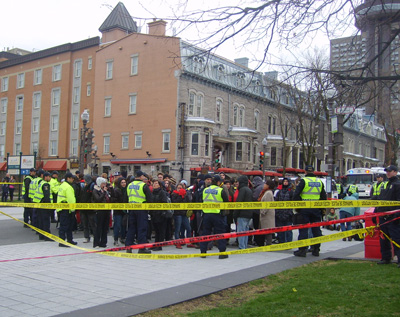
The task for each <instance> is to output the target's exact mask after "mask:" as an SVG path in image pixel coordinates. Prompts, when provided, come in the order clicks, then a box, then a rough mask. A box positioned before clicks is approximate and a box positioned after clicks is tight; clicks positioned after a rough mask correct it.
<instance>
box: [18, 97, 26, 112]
mask: <svg viewBox="0 0 400 317" xmlns="http://www.w3.org/2000/svg"><path fill="white" fill-rule="evenodd" d="M23 109H24V97H23V96H18V97H17V105H16V111H22V110H23Z"/></svg>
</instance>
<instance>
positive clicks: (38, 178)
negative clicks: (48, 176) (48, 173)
mask: <svg viewBox="0 0 400 317" xmlns="http://www.w3.org/2000/svg"><path fill="white" fill-rule="evenodd" d="M43 174H44V170H38V171H37V172H36V178H35V179H34V180H33V181H32V182H31V184H30V185H29V198H30V199H31V200H32V202H34V203H38V202H39V201H38V200H37V199H36V198H35V196H36V193H37V190H38V187H39V184H40V183H41V182H42V181H43V178H42V176H43ZM40 221H41V219H39V217H38V210H37V208H32V225H33V226H35V227H38V228H39V229H41V228H40V227H41V223H40Z"/></svg>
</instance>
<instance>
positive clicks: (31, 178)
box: [22, 175, 34, 196]
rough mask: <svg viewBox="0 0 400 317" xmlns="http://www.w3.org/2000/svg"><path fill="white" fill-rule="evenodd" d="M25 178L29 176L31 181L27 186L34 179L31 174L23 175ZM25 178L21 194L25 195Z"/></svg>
mask: <svg viewBox="0 0 400 317" xmlns="http://www.w3.org/2000/svg"><path fill="white" fill-rule="evenodd" d="M27 178H29V179H30V180H31V182H30V183H29V186H30V184H32V181H33V180H34V178H33V177H32V176H31V175H28V176H26V177H25V179H27ZM25 179H24V186H22V196H24V195H25V190H26V189H25Z"/></svg>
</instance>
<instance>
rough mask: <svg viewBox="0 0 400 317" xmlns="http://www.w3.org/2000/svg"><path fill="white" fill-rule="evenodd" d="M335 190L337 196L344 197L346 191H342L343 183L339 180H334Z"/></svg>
mask: <svg viewBox="0 0 400 317" xmlns="http://www.w3.org/2000/svg"><path fill="white" fill-rule="evenodd" d="M336 190H337V192H338V198H339V199H343V198H344V197H346V192H345V191H344V188H343V185H342V183H341V182H340V181H337V182H336Z"/></svg>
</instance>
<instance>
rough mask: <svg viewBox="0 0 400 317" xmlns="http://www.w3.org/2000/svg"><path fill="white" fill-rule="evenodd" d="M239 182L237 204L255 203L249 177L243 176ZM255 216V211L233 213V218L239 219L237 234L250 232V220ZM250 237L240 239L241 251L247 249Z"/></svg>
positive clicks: (241, 210)
mask: <svg viewBox="0 0 400 317" xmlns="http://www.w3.org/2000/svg"><path fill="white" fill-rule="evenodd" d="M238 181H239V194H238V196H237V200H236V202H238V203H239V202H251V201H253V191H252V190H251V189H250V188H249V182H248V179H247V176H245V175H242V176H239V178H238ZM263 186H264V185H263ZM253 214H254V210H253V209H237V210H235V211H234V213H233V217H236V218H237V230H236V231H237V232H242V231H248V230H249V225H250V220H251V219H252V217H253ZM248 240H249V237H248V236H245V237H238V241H239V249H246V248H247V242H248Z"/></svg>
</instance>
